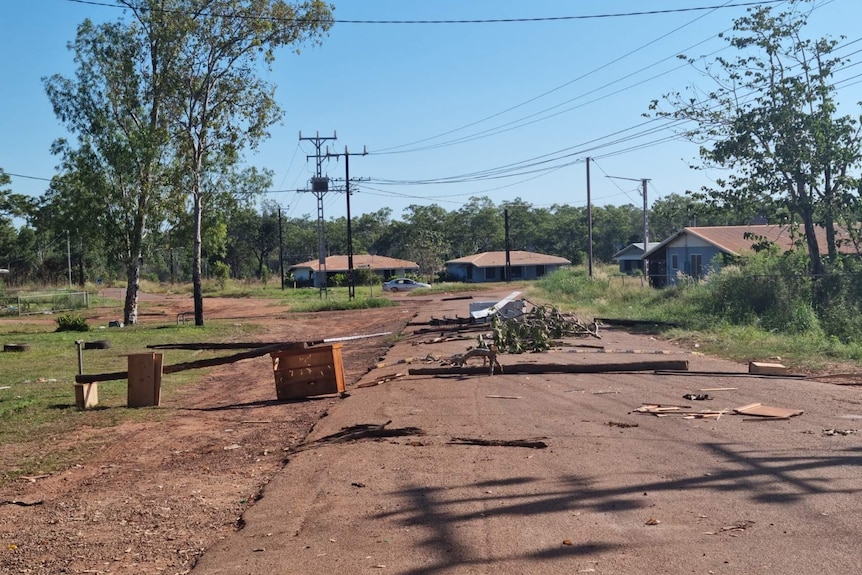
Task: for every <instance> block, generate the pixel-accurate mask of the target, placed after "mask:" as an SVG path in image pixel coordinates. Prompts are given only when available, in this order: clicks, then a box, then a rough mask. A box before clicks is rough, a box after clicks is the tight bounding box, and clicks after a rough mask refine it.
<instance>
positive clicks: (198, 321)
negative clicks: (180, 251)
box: [192, 174, 204, 326]
mask: <svg viewBox="0 0 862 575" xmlns="http://www.w3.org/2000/svg"><path fill="white" fill-rule="evenodd" d="M199 177H200V176H199V175H198V174H195V184H194V186H195V189H194V190H193V191H192V195H193V197H194V214H193V217H194V222H195V225H194V247H193V252H194V255H193V256H192V285H193V289H194V295H193V297H194V301H195V325H196V326H202V325H203V324H204V292H203V282H202V278H201V245H202V241H201V223H202V217H201V207H202V206H201V189H200V182H199V179H198V178H199Z"/></svg>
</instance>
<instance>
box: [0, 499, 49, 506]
mask: <svg viewBox="0 0 862 575" xmlns="http://www.w3.org/2000/svg"><path fill="white" fill-rule="evenodd" d="M42 503H43V501H42V500H41V499H36V500H35V501H19V500H18V499H4V500H3V501H0V505H17V506H19V507H33V506H34V505H42Z"/></svg>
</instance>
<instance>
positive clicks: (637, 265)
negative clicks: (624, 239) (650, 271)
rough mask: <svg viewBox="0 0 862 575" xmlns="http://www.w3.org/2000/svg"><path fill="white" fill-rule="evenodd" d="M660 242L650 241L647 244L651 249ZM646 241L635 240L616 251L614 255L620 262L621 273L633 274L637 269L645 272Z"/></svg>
mask: <svg viewBox="0 0 862 575" xmlns="http://www.w3.org/2000/svg"><path fill="white" fill-rule="evenodd" d="M658 244H659V242H649V243H648V244H647V249H648V250H651V249H652V248H654V247H656V246H657V245H658ZM643 255H644V243H643V242H635V243H633V244H629V245H627V246H626V247H624V248H623V249H621V250H620V251H618V252H617V253H615V254H614V255H613V256H612V257H613V259H615V260H617V262H618V263H619V264H620V273H621V274H629V275H631V274H633V273H634V272H636V271H637V270H640V271H641V272H643V270H644V259H643Z"/></svg>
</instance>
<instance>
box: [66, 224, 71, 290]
mask: <svg viewBox="0 0 862 575" xmlns="http://www.w3.org/2000/svg"><path fill="white" fill-rule="evenodd" d="M66 268H67V270H68V272H69V289H70V290H71V289H72V242H71V240H70V238H69V230H66Z"/></svg>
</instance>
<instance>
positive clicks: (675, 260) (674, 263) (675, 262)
mask: <svg viewBox="0 0 862 575" xmlns="http://www.w3.org/2000/svg"><path fill="white" fill-rule="evenodd" d="M670 269H672V270H678V269H679V256H678V255H676V254H672V255H671V256H670Z"/></svg>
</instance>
